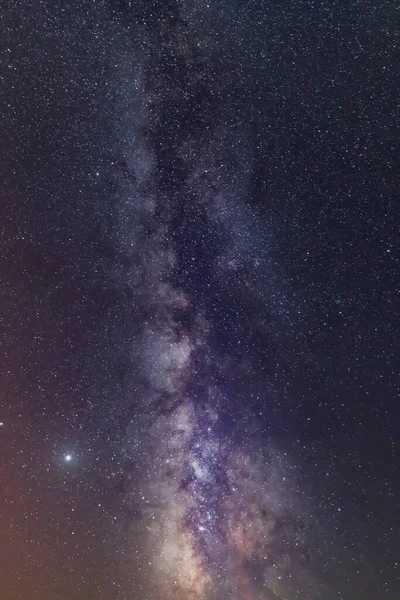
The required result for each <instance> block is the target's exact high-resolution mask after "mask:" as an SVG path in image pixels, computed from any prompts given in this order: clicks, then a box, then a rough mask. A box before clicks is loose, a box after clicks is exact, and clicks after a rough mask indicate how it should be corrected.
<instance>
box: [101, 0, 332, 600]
mask: <svg viewBox="0 0 400 600" xmlns="http://www.w3.org/2000/svg"><path fill="white" fill-rule="evenodd" d="M195 5H196V8H195V6H194V5H192V4H191V3H190V2H185V3H179V4H178V3H177V4H175V3H172V4H171V3H168V9H167V8H165V10H164V8H162V7H161V6H160V8H159V13H158V14H157V15H155V12H154V10H153V11H152V12H151V11H150V12H148V11H146V10H145V9H144V8H143V7H141V8H140V7H138V8H137V10H136V11H134V10H133V9H132V8H129V7H128V6H127V7H125V10H124V11H123V16H124V19H125V35H126V36H127V37H129V38H130V47H131V48H132V53H131V54H129V53H127V54H126V56H125V58H124V65H125V66H124V68H123V81H124V84H123V90H122V91H121V95H120V106H117V110H116V113H117V115H118V118H117V119H116V124H115V132H116V133H115V139H116V142H115V155H116V157H117V158H115V159H114V162H115V164H116V165H117V171H116V173H117V174H116V176H115V182H114V186H115V190H116V191H115V197H116V201H117V202H118V205H119V217H118V219H117V220H116V223H115V225H114V233H113V236H114V238H113V239H114V245H115V248H116V251H117V252H118V254H119V256H120V258H121V261H120V262H121V265H123V266H121V270H120V271H119V272H118V273H116V275H115V280H114V285H117V286H120V287H122V288H124V289H125V290H127V292H126V293H127V294H128V295H129V297H130V298H131V302H132V304H133V306H134V309H133V316H132V331H133V332H134V334H133V341H132V350H131V357H132V373H131V374H130V376H129V378H128V379H129V384H128V385H127V387H128V388H129V394H128V396H129V400H130V401H131V404H132V410H131V420H130V422H129V423H128V424H127V434H126V439H125V444H124V457H125V458H124V460H125V470H124V484H123V504H124V507H125V510H126V515H127V522H128V526H129V531H130V535H129V539H130V550H129V551H128V552H127V556H128V557H129V558H127V559H126V568H127V569H128V570H129V569H131V573H132V591H133V593H136V594H138V596H137V597H139V595H140V598H149V599H150V598H171V599H172V598H174V599H177V600H189V599H192V600H200V599H204V600H211V599H215V600H217V599H220V600H223V599H225V598H226V599H228V598H232V599H242V598H246V599H260V600H261V599H264V600H272V599H273V598H288V599H291V598H298V597H299V595H298V594H299V593H303V596H302V597H304V598H305V597H310V598H313V597H318V596H319V594H320V593H321V586H320V584H319V583H318V581H317V578H316V577H315V576H313V575H312V572H311V568H310V565H309V564H308V562H307V557H306V551H305V548H306V536H305V531H306V529H307V522H308V519H309V514H308V511H309V508H308V507H307V506H306V503H305V502H304V501H303V500H302V494H303V492H302V489H301V485H299V482H298V481H297V473H296V467H295V461H294V457H293V456H292V457H290V456H289V455H288V454H287V453H286V452H283V451H280V450H279V449H278V448H276V447H275V446H274V443H273V440H270V439H269V438H268V435H267V433H266V431H265V430H263V429H262V428H261V427H260V426H259V424H258V421H257V412H256V406H257V405H258V406H259V405H260V403H263V404H264V406H265V405H267V406H268V404H270V405H271V411H272V410H273V389H272V385H271V384H270V383H269V379H268V377H267V376H265V377H264V378H263V380H262V381H263V382H262V384H261V385H260V383H259V381H258V382H257V383H256V382H255V378H256V373H257V369H259V370H260V369H261V370H262V369H263V362H267V361H269V362H271V361H272V360H273V356H274V353H275V352H277V348H279V344H280V343H281V341H280V340H279V333H280V330H279V328H278V327H277V326H275V325H274V324H275V323H276V321H277V315H279V322H280V323H281V324H282V323H284V320H285V310H286V312H287V308H286V309H285V307H287V302H286V300H285V293H284V289H283V287H284V286H283V285H282V283H280V284H279V286H278V283H277V281H278V280H279V278H278V277H277V273H276V269H275V268H274V266H273V264H272V262H271V261H270V260H269V254H268V244H269V239H268V232H267V233H266V232H265V231H264V232H263V233H262V234H261V233H260V232H259V231H258V230H257V227H256V226H255V222H256V219H255V218H254V214H253V212H252V209H251V207H249V206H247V205H246V203H245V202H244V198H245V194H246V191H247V190H248V187H249V185H250V180H249V172H250V170H251V164H252V154H251V149H250V148H251V146H250V143H249V136H248V131H247V129H246V123H244V122H243V110H242V111H241V113H240V114H241V119H239V118H238V114H237V106H236V103H237V102H241V103H242V106H245V104H246V101H245V97H244V96H245V94H243V89H245V86H246V74H245V73H244V72H243V69H242V67H241V66H240V65H232V61H231V60H230V58H229V55H228V54H226V55H223V54H222V55H221V53H219V52H218V43H217V42H218V39H217V38H218V36H217V35H216V33H215V29H213V18H214V17H213V14H212V13H211V11H210V7H209V6H208V4H206V3H204V5H203V6H201V5H200V4H199V3H195ZM163 6H164V5H163ZM165 6H166V5H165ZM156 12H157V11H156ZM153 17H154V18H153ZM118 76H119V77H120V76H121V74H119V75H118ZM241 88H242V92H240V89H241ZM238 89H239V91H238ZM241 94H242V95H241ZM282 278H283V274H282ZM222 309H223V310H222ZM249 313H250V314H249ZM226 315H228V317H227V316H226ZM251 321H252V322H253V323H254V327H252V330H251V331H246V323H247V324H248V323H249V322H251ZM247 327H248V326H247ZM254 335H258V336H262V337H263V338H265V339H266V340H267V346H268V344H269V355H265V354H264V355H260V356H259V357H257V359H256V360H254V359H253V358H252V359H250V357H249V348H250V347H251V345H252V344H254V339H253V336H254ZM282 336H283V331H282ZM260 352H261V351H260ZM253 354H254V353H253ZM254 363H255V364H254ZM267 411H268V408H267Z"/></svg>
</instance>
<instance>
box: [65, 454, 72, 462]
mask: <svg viewBox="0 0 400 600" xmlns="http://www.w3.org/2000/svg"><path fill="white" fill-rule="evenodd" d="M64 458H65V462H70V461H71V460H72V454H66V455H65V456H64Z"/></svg>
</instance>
